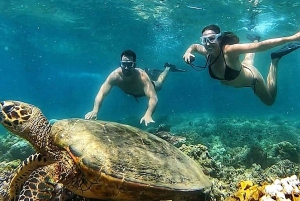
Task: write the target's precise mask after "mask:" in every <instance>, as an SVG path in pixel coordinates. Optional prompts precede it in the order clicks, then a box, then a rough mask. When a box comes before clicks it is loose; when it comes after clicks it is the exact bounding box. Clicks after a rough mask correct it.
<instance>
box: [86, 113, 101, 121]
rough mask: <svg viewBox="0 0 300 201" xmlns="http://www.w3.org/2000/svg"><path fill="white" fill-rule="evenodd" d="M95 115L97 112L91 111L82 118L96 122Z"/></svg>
mask: <svg viewBox="0 0 300 201" xmlns="http://www.w3.org/2000/svg"><path fill="white" fill-rule="evenodd" d="M97 113H98V112H95V111H91V112H89V113H87V114H86V115H85V116H84V118H85V119H93V120H97Z"/></svg>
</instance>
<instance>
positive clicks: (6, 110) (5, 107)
mask: <svg viewBox="0 0 300 201" xmlns="http://www.w3.org/2000/svg"><path fill="white" fill-rule="evenodd" d="M13 109H14V106H13V105H7V106H5V105H4V106H3V109H2V110H3V111H4V112H5V113H6V114H8V113H11V111H12V110H13Z"/></svg>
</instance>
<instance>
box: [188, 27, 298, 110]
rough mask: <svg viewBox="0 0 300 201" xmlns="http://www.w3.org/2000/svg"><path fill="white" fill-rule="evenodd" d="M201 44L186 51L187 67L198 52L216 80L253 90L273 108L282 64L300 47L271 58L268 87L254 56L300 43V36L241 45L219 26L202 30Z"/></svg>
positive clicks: (288, 48) (291, 48) (274, 53)
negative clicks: (281, 61) (282, 60)
mask: <svg viewBox="0 0 300 201" xmlns="http://www.w3.org/2000/svg"><path fill="white" fill-rule="evenodd" d="M200 41H201V44H193V45H191V46H190V47H189V48H188V49H187V50H186V52H185V54H184V55H183V59H184V61H185V62H186V63H188V64H191V62H193V61H194V60H195V56H194V55H193V54H192V53H193V52H198V53H199V54H201V55H203V56H205V57H206V64H205V67H206V66H207V67H208V70H209V74H210V76H211V77H212V78H214V79H218V80H220V81H221V83H222V84H225V85H229V86H233V87H251V88H252V89H253V91H254V93H255V94H256V95H257V96H258V97H259V98H260V100H261V101H262V102H263V103H265V104H266V105H272V104H273V103H274V101H275V98H276V93H277V67H278V61H279V60H280V58H281V57H282V56H284V55H286V54H288V53H290V52H292V51H294V50H296V49H298V48H300V43H291V44H288V45H287V46H285V47H283V48H282V49H280V50H279V51H277V52H273V53H272V54H271V59H272V61H271V65H270V69H269V73H268V77H267V83H266V82H265V81H264V79H263V77H262V75H261V74H260V72H259V71H258V70H257V69H256V68H255V67H254V66H253V60H254V53H255V52H261V51H265V50H269V49H271V48H273V47H277V46H279V45H283V44H285V43H287V42H292V41H300V32H298V33H296V34H295V35H292V36H288V37H282V38H274V39H268V40H264V41H261V42H259V41H258V40H255V41H254V43H245V44H239V38H238V37H237V36H236V35H235V34H233V33H232V32H224V33H221V31H220V28H219V27H218V26H216V25H209V26H207V27H205V28H204V29H203V30H202V36H201V37H200ZM241 54H245V59H244V61H243V62H241V61H240V59H239V56H240V55H241ZM191 65H192V64H191ZM205 67H204V68H205Z"/></svg>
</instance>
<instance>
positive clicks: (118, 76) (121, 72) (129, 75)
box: [85, 50, 185, 126]
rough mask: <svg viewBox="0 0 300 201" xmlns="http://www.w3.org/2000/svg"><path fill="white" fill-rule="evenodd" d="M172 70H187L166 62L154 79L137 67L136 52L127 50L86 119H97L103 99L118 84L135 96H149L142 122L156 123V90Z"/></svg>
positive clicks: (102, 88)
mask: <svg viewBox="0 0 300 201" xmlns="http://www.w3.org/2000/svg"><path fill="white" fill-rule="evenodd" d="M170 70H171V71H173V72H185V70H181V69H178V68H176V67H175V66H174V65H171V64H168V63H166V64H165V70H164V71H162V72H161V73H160V74H159V76H158V78H157V80H156V81H152V80H150V78H149V76H148V74H147V73H146V72H145V71H144V70H142V69H140V68H136V54H135V53H134V52H133V51H132V50H125V51H124V52H122V54H121V62H120V67H119V68H117V69H116V70H114V71H113V72H112V73H110V75H109V76H108V77H107V78H106V80H105V82H104V83H103V84H102V86H101V87H100V90H99V92H98V94H97V96H96V98H95V102H94V108H93V110H92V111H91V112H88V113H87V114H86V115H85V119H97V114H98V111H99V108H100V107H101V105H102V102H103V99H104V98H105V96H106V95H107V94H108V93H109V92H110V90H111V89H112V87H113V86H117V87H119V88H120V89H122V90H123V91H124V92H125V93H126V94H130V95H132V96H134V97H135V98H137V97H143V96H147V97H148V98H149V102H148V108H147V110H146V113H145V114H144V116H143V117H142V118H141V120H140V123H142V122H145V125H146V126H147V125H148V124H149V123H152V122H153V123H154V120H153V119H152V114H153V112H154V111H155V107H156V104H157V101H158V99H157V95H156V91H159V90H161V88H162V84H163V82H164V81H165V79H166V77H167V75H168V73H169V71H170ZM147 72H149V73H150V72H151V71H150V70H149V69H148V70H147ZM157 72H158V71H157V70H156V71H155V70H154V71H152V74H155V73H156V74H157Z"/></svg>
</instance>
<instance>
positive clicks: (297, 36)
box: [293, 31, 300, 41]
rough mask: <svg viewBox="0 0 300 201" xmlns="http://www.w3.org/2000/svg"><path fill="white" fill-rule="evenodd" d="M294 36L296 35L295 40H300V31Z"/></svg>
mask: <svg viewBox="0 0 300 201" xmlns="http://www.w3.org/2000/svg"><path fill="white" fill-rule="evenodd" d="M293 37H295V40H298V41H300V31H299V32H298V33H296V34H295V35H293Z"/></svg>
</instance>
